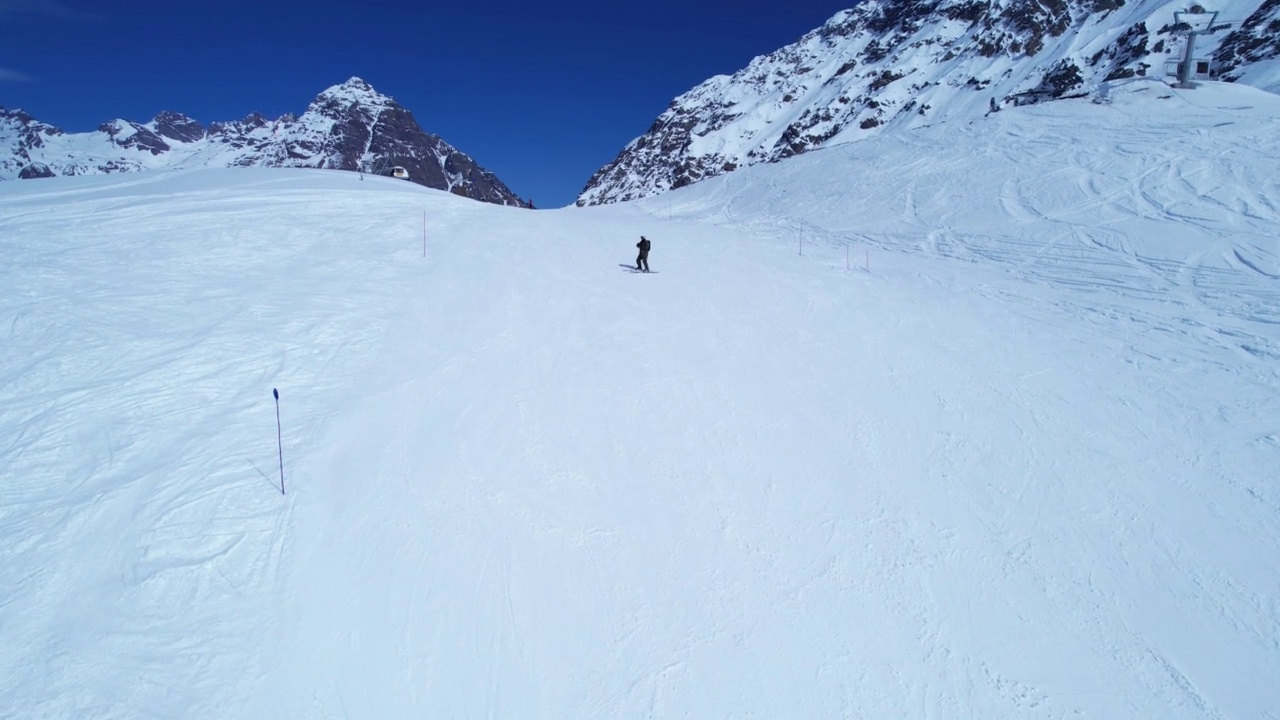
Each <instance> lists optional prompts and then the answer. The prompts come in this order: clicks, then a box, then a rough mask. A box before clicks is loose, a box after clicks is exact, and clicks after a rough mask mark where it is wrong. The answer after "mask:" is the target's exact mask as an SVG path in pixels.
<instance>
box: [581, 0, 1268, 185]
mask: <svg viewBox="0 0 1280 720" xmlns="http://www.w3.org/2000/svg"><path fill="white" fill-rule="evenodd" d="M1190 4H1191V3H1190V2H1189V1H1188V0H1046V1H1044V2H1036V1H1034V0H866V1H865V2H862V3H860V4H859V5H857V6H856V7H854V8H852V9H849V10H842V11H840V12H838V13H836V14H834V15H833V16H832V17H831V18H830V19H829V20H828V21H827V22H825V23H824V24H823V25H822V26H820V27H818V28H816V29H815V30H813V31H812V32H810V33H808V34H806V35H805V36H804V37H802V38H800V39H799V40H798V41H796V42H795V43H793V44H791V45H788V46H786V47H783V48H781V49H779V50H777V51H774V52H772V53H769V54H766V55H761V56H759V57H756V58H755V59H753V60H752V61H751V62H750V63H749V64H748V65H747V66H746V67H745V68H743V69H742V70H739V71H738V72H736V73H734V74H733V75H718V76H715V77H713V78H710V79H708V80H707V81H706V82H704V83H702V84H700V85H698V86H697V87H695V88H693V89H691V90H689V91H688V92H686V93H685V94H683V95H681V96H679V97H677V98H676V99H675V100H674V101H672V103H671V104H670V106H669V107H668V108H667V109H666V110H665V111H664V112H663V113H662V114H661V115H659V116H658V118H657V119H656V120H655V121H654V122H653V124H652V126H651V127H650V128H649V130H648V131H647V132H646V133H645V134H644V135H642V136H640V137H638V138H636V139H635V140H633V141H632V142H631V143H629V144H628V145H627V146H626V147H625V148H623V150H622V152H621V153H620V154H619V155H618V157H617V158H615V159H614V161H613V162H611V163H609V164H608V165H606V166H605V167H603V168H601V169H600V170H599V171H597V172H596V174H595V175H593V176H592V178H591V180H590V181H588V183H587V186H586V188H584V190H583V192H582V194H581V195H580V196H579V198H578V204H579V205H593V204H600V203H607V202H618V201H624V200H630V199H635V198H639V197H645V196H647V195H653V194H656V193H659V192H663V191H666V190H669V189H673V188H679V187H683V186H685V185H689V184H691V183H694V182H697V181H699V180H701V179H703V178H706V177H711V176H714V175H719V174H722V173H725V172H731V171H733V170H735V169H737V168H739V167H743V166H746V165H752V164H756V163H760V162H772V161H776V160H781V159H784V158H787V157H791V156H793V155H797V154H799V153H803V152H808V151H809V150H813V149H815V148H819V147H824V146H828V145H832V144H837V143H842V142H849V141H853V140H857V139H859V138H861V137H865V136H867V135H870V134H874V133H879V132H884V131H886V130H894V131H905V130H910V129H911V128H915V127H920V126H924V125H931V124H936V123H939V122H947V121H956V120H962V121H968V120H974V119H977V118H981V117H982V116H984V115H985V114H988V113H990V112H994V111H999V110H1001V109H1003V108H1006V107H1009V106H1012V105H1022V104H1029V103H1035V102H1042V101H1046V100H1053V99H1060V98H1064V97H1072V96H1082V95H1086V94H1088V93H1089V92H1091V91H1093V90H1094V89H1095V88H1097V87H1099V86H1100V85H1102V84H1104V83H1107V82H1113V81H1122V80H1124V79H1126V78H1132V77H1141V76H1148V77H1150V76H1163V75H1164V74H1165V72H1166V65H1167V63H1168V62H1169V61H1176V60H1179V59H1180V58H1181V51H1182V48H1183V47H1184V45H1185V42H1186V40H1185V38H1186V36H1185V35H1183V34H1179V32H1178V28H1177V27H1176V25H1175V12H1177V11H1186V10H1189V9H1190V7H1189V6H1190ZM1278 5H1280V0H1221V2H1219V3H1218V5H1217V7H1216V8H1215V9H1218V10H1220V11H1221V14H1222V18H1223V20H1229V21H1231V22H1233V23H1234V24H1235V27H1237V28H1240V29H1239V30H1238V31H1236V32H1233V33H1232V34H1231V36H1230V37H1228V36H1227V33H1225V32H1221V33H1217V34H1216V35H1213V34H1211V35H1204V36H1200V38H1199V39H1198V41H1197V45H1196V49H1197V52H1196V57H1197V59H1200V58H1210V57H1216V58H1217V60H1216V62H1217V65H1218V67H1219V70H1220V76H1221V77H1222V78H1223V79H1228V80H1237V79H1239V80H1241V81H1243V82H1248V83H1250V84H1254V85H1256V86H1258V87H1261V88H1263V89H1265V90H1271V91H1277V90H1280V72H1275V71H1274V69H1275V68H1277V67H1280V61H1277V59H1276V57H1277V55H1278V54H1280V49H1278V48H1277V43H1276V42H1275V41H1274V39H1273V38H1274V36H1275V35H1276V33H1275V31H1274V29H1275V27H1276V26H1277V21H1276V20H1275V15H1276V14H1277V12H1276V10H1275V7H1276V6H1278ZM1268 8H1271V9H1270V10H1268ZM1245 18H1250V20H1248V21H1246V22H1243V23H1242V21H1244V20H1245ZM1249 28H1251V29H1249ZM1268 33H1270V34H1269V35H1268ZM1241 36H1244V37H1245V40H1244V41H1240V40H1239V38H1240V37H1241ZM1219 45H1221V46H1222V47H1223V48H1230V49H1231V53H1230V55H1229V57H1228V56H1226V55H1222V56H1217V55H1215V50H1216V49H1217V48H1218V47H1219ZM1260 67H1262V68H1264V71H1259V68H1260ZM1266 68H1270V69H1266Z"/></svg>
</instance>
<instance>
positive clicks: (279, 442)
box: [271, 388, 284, 495]
mask: <svg viewBox="0 0 1280 720" xmlns="http://www.w3.org/2000/svg"><path fill="white" fill-rule="evenodd" d="M271 394H272V395H273V396H275V399H276V447H277V448H279V450H280V494H281V495H283V494H284V442H283V441H282V440H281V433H280V391H279V390H277V389H275V388H271Z"/></svg>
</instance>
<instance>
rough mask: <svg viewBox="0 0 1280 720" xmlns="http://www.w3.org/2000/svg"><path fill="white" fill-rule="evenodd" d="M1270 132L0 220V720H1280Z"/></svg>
mask: <svg viewBox="0 0 1280 720" xmlns="http://www.w3.org/2000/svg"><path fill="white" fill-rule="evenodd" d="M1277 118H1280V98H1277V97H1276V96H1273V95H1268V94H1266V93H1263V92H1261V91H1257V90H1252V89H1250V88H1245V87H1232V86H1222V85H1214V84H1208V85H1206V86H1204V87H1202V88H1200V89H1197V90H1194V91H1172V90H1169V89H1167V88H1165V87H1164V86H1163V85H1161V84H1159V83H1153V82H1137V83H1133V84H1131V85H1128V86H1124V87H1122V88H1120V89H1118V90H1117V91H1116V92H1114V93H1113V94H1112V103H1111V104H1109V105H1099V104H1094V103H1091V102H1089V101H1087V100H1079V101H1066V102H1057V103H1049V104H1045V105H1039V106H1035V107H1030V108H1024V109H1010V110H1005V111H1003V112H1000V113H996V114H994V115H992V116H991V117H989V118H986V119H984V120H981V121H975V122H973V123H970V124H968V125H954V126H950V127H944V126H937V127H932V128H923V129H918V130H915V131H913V132H909V133H902V134H898V135H895V136H890V135H889V134H887V133H886V134H883V135H881V136H878V137H876V138H874V139H871V140H867V141H864V142H858V143H851V144H848V145H843V146H840V147H837V148H833V149H829V150H823V151H817V152H813V153H810V154H806V155H803V156H800V157H798V158H794V159H792V160H789V161H787V162H784V163H780V164H775V165H760V166H755V167H752V168H748V169H745V170H742V171H739V172H736V173H733V174H730V175H728V176H725V177H721V178H717V179H714V180H711V181H707V182H705V183H701V184H698V185H695V186H692V187H689V188H686V189H684V190H681V191H678V192H675V193H669V194H666V195H663V196H660V197H655V198H652V199H650V200H647V201H644V202H640V203H632V204H626V205H620V206H612V207H601V208H589V209H564V210H555V211H538V212H534V211H527V210H517V209H511V208H499V207H494V206H489V205H483V204H480V203H474V202H471V201H467V200H465V199H461V198H457V197H454V196H451V195H449V194H446V193H441V192H436V191H431V190H426V189H423V188H420V187H417V186H413V185H410V184H408V183H403V182H400V181H395V180H389V179H381V178H365V179H364V180H360V179H359V177H358V176H357V175H355V174H350V173H340V172H328V171H309V170H265V169H245V170H204V171H185V172H163V173H142V174H135V175H124V176H96V177H76V178H55V179H49V180H35V181H25V182H14V183H4V184H0V258H3V262H2V263H0V288H2V291H0V717H4V718H77V719H83V718H146V717H154V718H271V717H277V718H379V719H380V720H389V719H392V718H423V717H438V718H448V717H457V718H475V717H498V718H548V719H550V718H557V719H559V718H601V717H613V718H642V717H643V718H684V717H693V718H744V717H757V718H806V719H812V718H838V717H844V718H983V719H992V718H1074V717H1095V718H1240V719H1241V720H1244V719H1246V718H1249V719H1255V718H1272V719H1275V718H1277V717H1280V710H1278V708H1280V682H1277V678H1280V376H1278V368H1280V251H1278V250H1277V235H1276V228H1277V227H1280V173H1277V172H1276V170H1277V166H1276V158H1277V157H1280V120H1277ZM641 234H644V235H646V236H647V237H649V238H650V239H651V240H652V241H653V252H652V255H651V257H650V261H651V263H652V266H653V268H654V269H655V270H657V271H659V272H658V273H657V274H651V275H640V274H633V273H630V272H628V271H627V270H626V269H625V268H623V267H620V265H624V264H628V263H631V262H633V261H634V257H635V255H634V253H635V243H636V242H637V241H638V240H639V236H640V235H641ZM424 245H425V256H424ZM273 388H276V389H278V390H279V392H280V402H279V418H280V426H281V428H282V433H281V436H282V438H283V445H282V448H278V447H277V416H276V404H275V401H274V400H273V398H272V392H271V391H272V389H273ZM281 454H282V455H283V473H284V483H285V491H286V492H285V494H281V486H280V482H281V478H280V465H279V461H280V456H281Z"/></svg>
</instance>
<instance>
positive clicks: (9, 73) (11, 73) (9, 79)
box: [0, 68, 34, 83]
mask: <svg viewBox="0 0 1280 720" xmlns="http://www.w3.org/2000/svg"><path fill="white" fill-rule="evenodd" d="M33 79H34V78H32V77H31V76H30V75H28V74H26V73H23V72H18V71H17V70H10V69H9V68H0V83H15V82H31V81H32V80H33Z"/></svg>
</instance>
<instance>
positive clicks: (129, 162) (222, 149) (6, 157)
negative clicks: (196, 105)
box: [0, 77, 525, 205]
mask: <svg viewBox="0 0 1280 720" xmlns="http://www.w3.org/2000/svg"><path fill="white" fill-rule="evenodd" d="M0 120H3V122H0V179H15V178H29V177H46V176H49V175H80V174H97V173H114V172H131V171H138V170H146V169H151V168H189V167H199V166H210V167H250V166H258V167H312V168H326V169H336V170H353V171H354V170H359V169H370V168H373V167H376V166H380V165H400V166H403V167H405V168H407V169H408V172H409V178H410V180H411V181H413V182H416V183H418V184H421V185H425V186H427V187H432V188H437V189H441V190H448V191H450V192H453V193H456V194H459V195H463V196H466V197H470V198H472V199H476V200H481V201H484V202H491V203H497V204H502V205H524V204H525V203H524V202H523V201H522V200H521V199H520V198H519V197H518V196H517V195H516V194H515V193H513V192H512V191H511V190H510V189H509V188H508V187H507V186H506V185H505V184H504V183H502V181H500V180H499V179H498V178H497V177H495V176H494V175H493V173H491V172H489V171H488V170H485V169H484V168H482V167H480V166H479V165H477V164H476V162H475V161H474V160H472V159H471V158H470V157H468V156H467V155H466V154H464V153H462V152H460V151H459V150H458V149H457V148H454V147H453V146H452V145H449V144H448V143H446V142H445V141H444V140H442V139H441V138H439V137H438V136H436V135H432V134H430V133H427V132H425V131H424V130H423V129H422V128H421V127H420V126H419V125H418V123H417V121H415V120H414V119H413V116H412V114H411V113H410V112H409V111H408V110H407V109H405V108H404V107H402V106H401V105H399V104H398V103H396V101H395V100H393V99H392V98H391V97H389V96H387V95H383V94H382V93H380V92H378V91H377V90H375V89H374V88H373V86H371V85H370V84H369V83H367V82H365V81H364V80H362V79H360V78H358V77H352V78H350V79H349V80H347V81H346V82H343V83H341V84H339V85H333V86H331V87H329V88H326V89H325V90H324V91H322V92H321V93H320V94H318V95H317V96H316V97H315V99H314V100H313V101H312V102H311V103H310V105H309V106H308V107H307V110H306V112H304V113H302V115H300V116H299V115H294V114H292V113H286V114H284V115H282V116H280V117H279V118H277V119H275V120H269V119H268V118H266V117H264V116H263V115H261V114H259V113H251V114H250V115H248V116H247V117H245V118H244V119H242V120H235V121H230V122H214V123H211V124H210V125H209V126H208V128H206V127H205V126H204V125H202V124H201V123H200V122H198V121H196V120H194V119H192V118H190V117H188V116H186V115H184V114H182V113H179V112H174V111H169V110H166V111H164V112H161V113H159V114H157V115H156V116H155V118H153V119H152V120H151V121H150V122H147V123H137V122H133V121H130V120H125V119H115V120H111V121H108V122H105V123H103V124H102V125H100V126H98V129H97V130H96V131H95V132H92V133H78V134H75V135H72V136H69V137H68V139H67V140H66V141H59V142H55V141H54V140H52V139H49V138H48V137H47V136H49V135H51V134H53V133H59V132H60V131H58V130H57V129H56V128H49V129H45V128H48V126H43V124H40V123H38V122H37V121H35V120H34V119H33V118H31V117H30V116H28V115H26V114H25V113H21V111H17V112H14V113H5V114H3V115H0ZM175 149H180V150H181V152H176V153H175V152H172V151H173V150H175Z"/></svg>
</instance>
